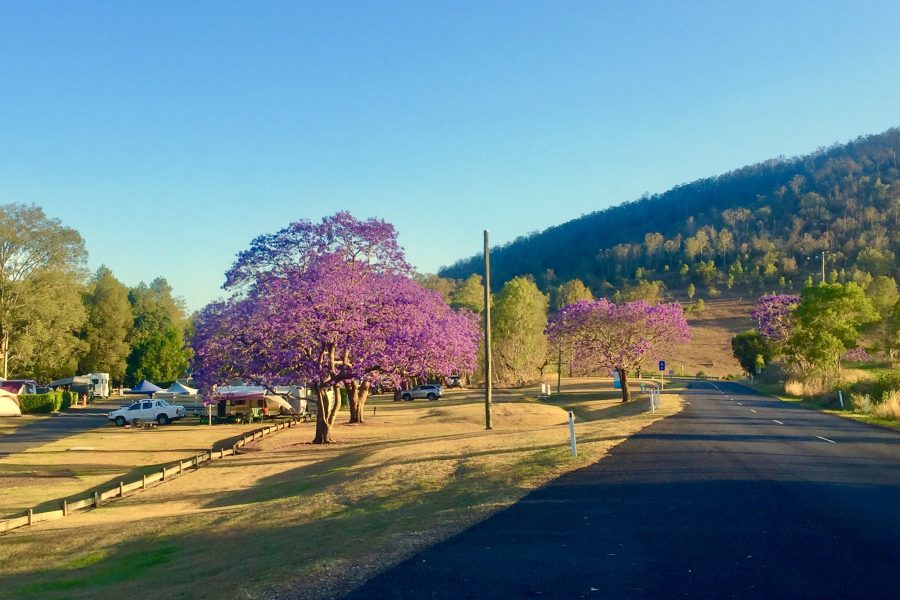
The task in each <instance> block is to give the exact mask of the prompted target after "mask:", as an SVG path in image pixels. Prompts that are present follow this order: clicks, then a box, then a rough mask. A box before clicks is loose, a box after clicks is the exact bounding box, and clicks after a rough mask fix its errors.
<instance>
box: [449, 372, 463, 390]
mask: <svg viewBox="0 0 900 600" xmlns="http://www.w3.org/2000/svg"><path fill="white" fill-rule="evenodd" d="M447 387H448V388H458V387H462V379H461V378H460V376H459V375H451V376H450V377H449V378H448V379H447Z"/></svg>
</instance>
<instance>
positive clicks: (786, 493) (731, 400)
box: [348, 382, 900, 600]
mask: <svg viewBox="0 0 900 600" xmlns="http://www.w3.org/2000/svg"><path fill="white" fill-rule="evenodd" d="M685 396H686V397H687V399H688V402H689V403H690V404H689V405H688V406H686V408H685V410H684V411H683V412H682V413H680V414H678V415H676V416H673V417H670V418H668V419H664V420H662V421H658V422H657V423H655V424H653V425H652V426H651V427H649V428H647V429H646V430H644V431H643V432H642V433H641V434H639V435H637V436H635V437H633V438H632V439H630V440H628V441H626V442H625V443H623V444H621V445H620V446H618V447H617V448H616V449H614V451H613V452H612V453H611V454H610V455H609V456H607V457H606V458H605V459H603V460H601V461H599V462H597V463H595V464H593V465H590V466H588V467H585V468H582V469H579V470H578V471H574V472H572V473H569V474H568V475H566V476H564V477H562V478H560V479H558V480H556V481H554V482H553V483H552V484H550V485H548V486H546V487H544V488H542V489H539V490H536V491H534V492H532V493H531V494H529V495H528V496H526V497H525V498H524V499H522V500H521V501H520V502H518V503H516V504H515V505H513V506H512V507H510V508H509V509H507V510H505V511H502V512H501V513H498V514H497V515H495V516H494V517H492V518H490V519H488V520H486V521H484V522H482V523H480V524H478V525H476V526H474V527H472V528H471V529H469V530H467V531H464V532H463V533H461V534H459V535H457V536H455V537H453V538H451V539H449V540H447V541H445V542H443V543H440V544H437V545H436V546H433V547H432V548H429V549H427V550H425V551H423V552H422V553H420V554H418V555H416V556H414V557H413V558H411V559H410V560H407V561H406V562H404V563H402V564H400V565H398V566H397V567H395V568H393V569H391V570H389V571H387V572H385V573H383V574H382V575H380V576H378V577H375V578H374V579H372V580H370V581H369V582H368V583H367V584H366V585H365V586H363V587H362V588H360V589H358V590H357V591H355V592H353V593H351V594H350V595H349V596H348V597H349V598H416V599H424V598H453V599H457V600H459V599H464V598H716V599H722V598H767V599H768V598H790V599H798V598H817V599H818V598H840V599H846V598H867V599H874V598H891V599H897V598H900V433H897V432H893V431H889V430H885V429H881V428H877V427H873V426H867V425H863V424H860V423H856V422H853V421H850V420H847V419H842V418H840V417H835V416H831V415H825V414H821V413H817V412H814V411H809V410H805V409H802V408H799V407H795V406H792V405H789V404H786V403H783V402H780V401H778V400H773V399H768V398H765V397H762V396H759V395H756V394H752V393H750V392H749V391H748V390H746V389H745V388H741V387H740V386H737V385H735V384H728V383H719V382H717V383H715V384H713V383H699V384H695V385H694V386H693V389H691V390H689V391H688V392H686V393H685ZM664 399H665V398H664Z"/></svg>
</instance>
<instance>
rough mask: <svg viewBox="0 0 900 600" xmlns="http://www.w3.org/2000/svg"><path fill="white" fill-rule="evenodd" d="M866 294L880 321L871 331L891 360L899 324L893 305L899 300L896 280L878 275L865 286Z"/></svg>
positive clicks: (894, 353) (895, 346)
mask: <svg viewBox="0 0 900 600" xmlns="http://www.w3.org/2000/svg"><path fill="white" fill-rule="evenodd" d="M866 296H868V298H869V300H870V301H871V302H872V306H873V308H874V309H875V312H877V313H878V315H879V316H880V317H881V321H879V322H878V323H877V324H875V325H874V326H873V333H874V334H875V336H876V337H877V338H878V346H879V347H880V348H881V350H882V351H884V353H885V354H886V355H887V356H888V358H890V359H891V360H893V359H894V356H896V354H897V329H898V326H900V323H898V320H897V318H896V315H895V312H896V310H895V307H896V306H898V300H900V294H898V291H897V282H896V281H895V280H894V278H893V277H888V276H886V275H879V276H878V277H875V278H874V279H873V280H872V283H870V284H869V287H867V288H866Z"/></svg>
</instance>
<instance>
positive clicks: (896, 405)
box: [872, 390, 900, 420]
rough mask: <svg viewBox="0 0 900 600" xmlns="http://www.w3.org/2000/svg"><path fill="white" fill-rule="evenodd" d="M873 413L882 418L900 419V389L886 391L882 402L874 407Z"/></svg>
mask: <svg viewBox="0 0 900 600" xmlns="http://www.w3.org/2000/svg"><path fill="white" fill-rule="evenodd" d="M872 414H873V415H875V416H876V417H879V418H881V419H893V420H900V390H891V391H889V392H886V393H885V394H884V397H883V398H882V399H881V402H879V403H878V404H876V405H875V406H873V407H872Z"/></svg>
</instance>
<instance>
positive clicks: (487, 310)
mask: <svg viewBox="0 0 900 600" xmlns="http://www.w3.org/2000/svg"><path fill="white" fill-rule="evenodd" d="M488 237H489V236H488V230H487V229H485V230H484V428H485V429H493V426H492V425H491V392H492V391H493V384H492V383H491V248H490V242H489V241H488Z"/></svg>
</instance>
